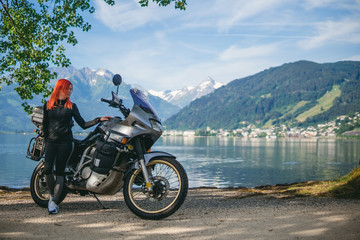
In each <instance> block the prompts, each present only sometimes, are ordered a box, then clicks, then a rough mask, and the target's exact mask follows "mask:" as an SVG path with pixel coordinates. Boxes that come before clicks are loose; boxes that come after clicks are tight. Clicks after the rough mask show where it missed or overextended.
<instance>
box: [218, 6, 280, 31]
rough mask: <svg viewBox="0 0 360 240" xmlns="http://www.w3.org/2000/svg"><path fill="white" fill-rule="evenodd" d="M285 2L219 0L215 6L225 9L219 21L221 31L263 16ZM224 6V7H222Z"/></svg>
mask: <svg viewBox="0 0 360 240" xmlns="http://www.w3.org/2000/svg"><path fill="white" fill-rule="evenodd" d="M281 3H283V0H258V1H247V0H241V1H239V0H237V1H231V2H229V1H221V0H217V1H216V3H215V5H214V6H215V8H217V10H219V8H221V9H222V11H223V16H222V17H221V19H220V20H219V21H218V28H219V30H220V31H228V30H229V29H231V28H232V27H233V26H234V25H236V24H239V23H240V22H241V21H242V20H245V19H248V18H252V17H256V16H259V17H262V15H263V14H265V13H267V12H269V11H271V10H274V9H275V8H277V7H279V6H280V5H281ZM220 6H222V7H220Z"/></svg>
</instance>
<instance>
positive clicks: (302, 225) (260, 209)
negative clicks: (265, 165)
mask: <svg viewBox="0 0 360 240" xmlns="http://www.w3.org/2000/svg"><path fill="white" fill-rule="evenodd" d="M99 199H100V200H101V201H102V202H103V203H104V205H105V206H106V207H108V209H102V207H101V206H100V205H99V204H98V203H97V202H96V199H95V198H93V197H91V196H84V197H81V196H78V195H68V196H67V198H66V199H65V200H64V202H63V203H62V204H61V205H60V213H59V214H57V215H48V213H47V209H44V208H40V207H38V206H37V205H36V204H35V203H34V202H33V201H32V199H31V197H30V193H29V191H15V192H9V191H3V190H2V191H0V239H77V240H80V239H342V240H344V239H360V200H344V199H333V198H320V197H294V196H283V195H281V194H275V193H269V194H262V195H257V194H255V195H254V194H252V193H249V192H247V191H243V190H239V189H191V190H189V194H188V197H187V199H186V201H185V203H184V204H183V206H182V207H181V208H180V209H179V210H178V211H177V212H176V213H175V214H173V215H172V216H170V217H168V218H166V219H164V220H159V221H152V220H143V219H140V218H138V217H137V216H135V215H134V214H133V213H132V212H131V211H130V210H129V209H128V208H127V207H126V205H125V202H124V201H123V197H122V193H118V194H116V195H114V196H99Z"/></svg>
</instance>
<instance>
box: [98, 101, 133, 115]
mask: <svg viewBox="0 0 360 240" xmlns="http://www.w3.org/2000/svg"><path fill="white" fill-rule="evenodd" d="M101 101H102V102H106V103H108V104H109V105H110V106H111V107H116V108H119V109H120V111H121V113H122V114H123V115H124V117H125V118H126V117H127V116H129V113H130V110H129V109H127V108H126V107H125V106H124V105H122V103H121V102H122V101H120V104H118V103H116V102H114V101H112V100H107V99H104V98H101Z"/></svg>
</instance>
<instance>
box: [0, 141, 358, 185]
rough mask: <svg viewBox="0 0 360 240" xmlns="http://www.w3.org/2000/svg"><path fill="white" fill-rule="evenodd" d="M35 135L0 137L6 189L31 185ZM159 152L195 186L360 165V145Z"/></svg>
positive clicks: (226, 144) (285, 179) (294, 178)
mask: <svg viewBox="0 0 360 240" xmlns="http://www.w3.org/2000/svg"><path fill="white" fill-rule="evenodd" d="M31 137H33V136H32V135H20V134H17V135H15V134H14V135H0V163H1V166H2V167H1V168H0V185H6V186H9V187H26V186H29V181H30V177H31V174H32V171H33V169H34V168H35V166H36V164H37V162H34V161H31V160H29V159H27V158H25V155H26V147H27V143H28V141H29V140H30V138H31ZM153 150H159V151H165V152H169V153H171V154H173V155H175V156H176V157H177V159H178V160H179V161H180V162H181V163H182V164H183V166H184V167H185V169H186V171H187V173H188V177H189V180H190V187H200V186H207V187H220V188H223V187H236V186H246V187H254V186H258V185H266V184H278V183H291V182H298V181H308V180H332V179H335V178H337V177H340V176H342V175H344V174H346V173H348V172H349V171H350V170H351V169H352V168H354V167H355V166H357V165H358V163H359V159H360V141H356V140H338V139H291V138H286V139H245V138H219V137H162V138H160V139H159V141H158V142H157V143H156V145H155V146H154V147H153Z"/></svg>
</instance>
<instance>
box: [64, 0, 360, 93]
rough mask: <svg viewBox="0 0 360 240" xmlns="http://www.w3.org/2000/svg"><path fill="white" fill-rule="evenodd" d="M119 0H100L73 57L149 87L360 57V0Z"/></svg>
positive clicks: (71, 50) (171, 87) (79, 36)
mask: <svg viewBox="0 0 360 240" xmlns="http://www.w3.org/2000/svg"><path fill="white" fill-rule="evenodd" d="M115 2H116V4H115V6H109V5H107V4H106V3H105V2H104V1H103V0H93V4H94V6H95V9H96V10H95V13H94V14H86V15H85V20H86V21H88V22H89V23H90V24H91V25H92V29H91V30H90V31H89V32H81V30H77V31H76V36H77V39H78V44H77V45H76V46H75V47H70V46H68V47H67V56H68V57H69V58H70V59H71V62H72V65H73V66H74V67H75V68H83V67H89V68H91V69H97V68H105V69H108V70H110V71H111V72H112V73H114V74H115V73H119V74H120V75H121V76H122V77H123V81H125V82H126V83H131V84H138V85H141V86H143V87H145V88H146V89H149V90H150V89H151V90H156V91H163V90H177V89H181V88H183V87H186V86H196V85H198V84H199V83H201V82H202V81H203V80H205V79H206V78H207V77H211V78H213V79H214V80H215V81H217V82H220V83H223V84H227V83H229V82H231V81H232V80H234V79H238V78H242V77H246V76H250V75H253V74H256V73H258V72H261V71H263V70H265V69H268V68H270V67H277V66H280V65H283V64H285V63H289V62H296V61H299V60H309V61H313V62H317V63H327V62H337V61H343V60H355V61H360V0H291V1H289V0H251V1H249V0H187V6H186V10H185V11H182V10H178V9H175V8H174V4H173V3H172V4H171V5H170V6H167V7H159V6H157V5H156V4H154V3H150V4H149V7H140V6H139V4H138V1H136V0H116V1H115Z"/></svg>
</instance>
